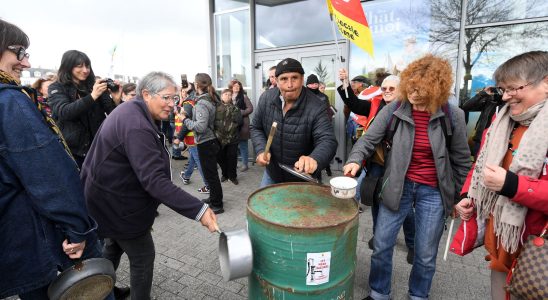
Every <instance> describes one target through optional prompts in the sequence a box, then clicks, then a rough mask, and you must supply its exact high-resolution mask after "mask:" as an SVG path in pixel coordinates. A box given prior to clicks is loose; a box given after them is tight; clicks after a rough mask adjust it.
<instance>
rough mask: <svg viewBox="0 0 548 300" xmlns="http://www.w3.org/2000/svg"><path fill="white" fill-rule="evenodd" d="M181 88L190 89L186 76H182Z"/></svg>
mask: <svg viewBox="0 0 548 300" xmlns="http://www.w3.org/2000/svg"><path fill="white" fill-rule="evenodd" d="M181 87H182V88H183V89H186V88H188V79H187V78H186V74H181Z"/></svg>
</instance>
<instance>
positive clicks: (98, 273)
mask: <svg viewBox="0 0 548 300" xmlns="http://www.w3.org/2000/svg"><path fill="white" fill-rule="evenodd" d="M115 282H116V272H115V271H114V267H113V266H112V262H111V261H110V260H108V259H105V258H90V259H86V260H83V261H78V262H77V263H76V264H75V265H74V266H72V267H70V268H69V269H66V270H65V271H63V272H62V273H61V274H59V276H57V278H56V279H55V280H54V281H53V282H52V283H51V284H50V286H49V288H48V296H49V298H50V299H53V300H57V299H59V300H69V299H86V300H103V299H105V297H106V296H107V295H108V294H109V293H110V292H111V291H112V288H113V287H114V283H115Z"/></svg>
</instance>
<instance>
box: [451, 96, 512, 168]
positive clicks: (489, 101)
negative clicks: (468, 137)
mask: <svg viewBox="0 0 548 300" xmlns="http://www.w3.org/2000/svg"><path fill="white" fill-rule="evenodd" d="M503 105H504V102H503V101H502V95H500V94H498V93H497V90H496V88H494V87H491V86H489V87H485V88H484V89H483V90H481V91H479V92H478V93H477V94H476V95H475V96H474V97H472V98H470V99H468V100H467V101H466V102H464V103H463V104H462V105H461V107H460V108H461V109H462V110H464V111H465V112H466V113H468V112H471V111H481V114H480V116H479V118H478V122H477V123H476V127H475V133H474V137H473V138H472V140H473V142H474V147H473V148H472V149H471V150H472V151H471V152H472V155H473V156H474V160H475V159H476V158H477V153H478V150H479V147H480V143H481V138H482V136H483V132H484V130H485V129H487V128H489V125H491V121H492V119H493V115H494V114H495V113H496V112H497V111H498V109H500V108H501V107H502V106H503Z"/></svg>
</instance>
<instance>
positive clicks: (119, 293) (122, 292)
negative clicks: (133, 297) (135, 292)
mask: <svg viewBox="0 0 548 300" xmlns="http://www.w3.org/2000/svg"><path fill="white" fill-rule="evenodd" d="M113 291H114V298H116V300H123V299H126V298H127V297H128V296H129V294H130V291H129V288H128V287H123V288H119V287H116V286H115V287H114V289H113Z"/></svg>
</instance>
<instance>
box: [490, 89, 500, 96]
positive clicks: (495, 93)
mask: <svg viewBox="0 0 548 300" xmlns="http://www.w3.org/2000/svg"><path fill="white" fill-rule="evenodd" d="M489 92H491V93H493V94H494V95H498V94H499V91H498V90H497V88H496V87H490V88H489Z"/></svg>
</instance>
